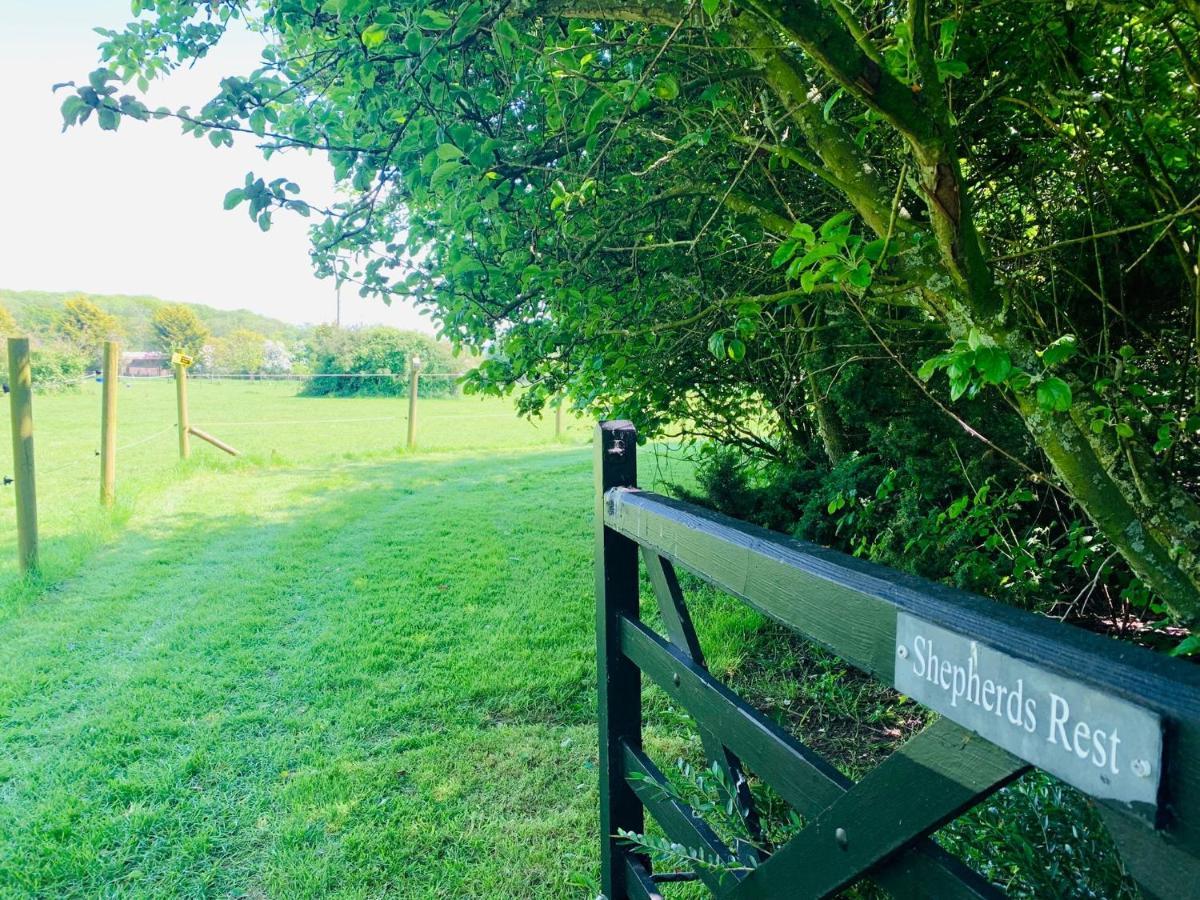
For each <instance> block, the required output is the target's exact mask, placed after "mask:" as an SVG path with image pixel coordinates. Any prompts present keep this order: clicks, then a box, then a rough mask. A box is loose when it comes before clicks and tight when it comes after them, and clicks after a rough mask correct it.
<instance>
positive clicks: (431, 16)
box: [417, 9, 454, 31]
mask: <svg viewBox="0 0 1200 900" xmlns="http://www.w3.org/2000/svg"><path fill="white" fill-rule="evenodd" d="M453 21H454V20H453V19H451V18H450V17H449V16H448V15H446V14H445V13H444V12H441V11H440V10H436V9H425V10H422V11H421V15H419V16H418V17H417V24H418V25H419V26H421V27H422V28H427V29H429V30H430V31H445V30H446V29H447V28H449V27H450V23H451V22H453Z"/></svg>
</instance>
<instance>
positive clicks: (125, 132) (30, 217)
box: [0, 0, 433, 332]
mask: <svg viewBox="0 0 1200 900" xmlns="http://www.w3.org/2000/svg"><path fill="white" fill-rule="evenodd" d="M129 17H130V4H129V0H0V84H2V85H3V102H2V106H0V108H3V110H4V116H3V123H4V126H3V128H2V129H0V197H2V198H3V215H0V288H10V289H13V290H43V291H80V292H83V293H87V294H151V295H153V296H157V297H161V298H163V299H164V300H173V301H182V302H188V303H205V304H208V305H210V306H215V307H219V308H222V309H251V310H254V311H255V312H259V313H264V314H266V315H269V316H274V317H276V318H279V319H283V320H285V321H289V322H295V323H301V324H303V323H317V322H328V321H333V319H334V315H335V304H336V300H335V292H334V284H333V281H332V280H331V279H325V280H318V279H317V278H315V277H314V276H313V275H312V268H311V265H310V263H309V259H308V246H309V242H308V233H307V227H306V220H305V219H302V218H300V217H299V216H296V215H292V214H286V213H280V212H277V213H276V214H275V215H274V217H273V219H274V222H273V224H272V227H271V230H270V231H269V232H267V233H265V234H264V233H263V232H262V231H260V230H259V228H258V226H257V225H255V224H254V223H253V222H252V221H251V220H250V218H249V217H248V216H247V215H246V213H245V210H244V208H239V209H237V210H234V211H232V212H226V211H225V210H224V209H222V206H221V203H222V199H223V198H224V196H225V192H226V191H228V190H229V189H230V188H232V187H237V186H240V185H241V184H242V183H243V180H244V178H245V175H246V172H248V171H251V170H253V171H254V172H255V173H256V174H257V175H265V176H267V177H268V180H269V178H271V177H276V176H279V175H287V176H288V177H289V178H290V179H291V180H293V181H295V182H297V183H298V184H299V185H300V187H301V189H302V194H301V196H304V197H305V198H306V199H309V200H313V201H316V202H319V203H320V202H326V201H328V200H329V199H331V198H332V196H333V189H332V179H331V176H330V174H329V167H328V164H327V163H326V162H325V160H324V159H323V158H322V157H320V156H308V155H306V154H301V153H290V154H284V155H280V156H277V157H275V158H273V159H272V160H271V161H270V162H269V163H266V162H264V161H263V159H262V157H261V156H260V155H259V153H258V151H257V150H256V149H255V147H254V145H253V138H251V139H250V140H246V141H242V142H239V143H237V144H235V146H234V147H232V148H221V149H213V148H212V146H211V145H210V144H209V143H208V141H207V140H196V139H195V138H193V137H191V136H185V135H183V134H181V133H180V130H179V125H178V123H175V122H171V121H169V120H166V121H151V122H147V123H142V122H135V121H132V120H125V121H123V122H122V124H121V127H120V129H119V130H118V131H116V132H111V131H101V130H100V129H99V127H97V126H96V125H95V124H94V121H89V122H88V123H87V124H85V125H84V126H82V127H75V128H72V129H70V130H69V131H67V132H66V133H63V132H62V118H61V116H60V115H59V112H58V108H59V105H60V104H61V102H62V100H63V97H64V96H65V94H64V93H59V94H57V95H55V94H53V93H52V92H51V85H53V84H54V83H56V82H60V81H72V80H73V81H78V82H83V81H85V80H86V78H87V73H88V72H90V71H91V70H92V69H95V68H97V67H98V65H99V54H98V52H97V50H96V46H97V44H98V43H99V41H100V39H101V38H100V36H99V35H97V34H96V33H95V32H94V31H93V30H92V29H93V28H94V27H96V26H104V27H109V28H118V27H120V26H122V25H124V23H125V22H126V21H127V20H128V19H129ZM260 49H261V38H256V37H255V36H254V35H251V34H249V33H246V32H242V33H240V34H237V35H235V36H232V39H231V38H229V37H227V39H226V41H225V42H224V43H223V44H222V46H221V47H219V48H218V50H217V51H216V52H215V53H213V54H210V56H209V57H208V58H207V59H205V60H204V61H202V62H201V63H200V64H199V65H197V66H196V67H195V68H194V69H191V70H188V71H182V72H177V73H176V74H175V75H173V76H171V77H170V78H169V79H167V80H165V81H160V82H157V83H155V84H154V85H152V86H151V89H150V93H149V95H148V96H147V97H146V98H145V99H146V103H147V104H148V105H149V106H150V108H151V109H153V108H155V107H157V106H170V107H172V108H174V107H178V106H182V105H184V104H191V105H192V106H193V107H194V108H197V107H199V106H201V105H202V104H203V103H204V102H205V101H207V100H208V99H209V98H210V97H211V96H212V95H213V93H214V92H215V88H216V84H217V82H218V80H219V79H220V78H221V77H222V76H224V75H229V74H245V73H248V72H249V71H250V70H252V69H253V68H254V67H255V64H256V62H257V60H258V54H259V51H260ZM131 87H132V86H131ZM129 93H136V91H134V90H130V91H129ZM342 323H343V324H387V325H395V326H397V327H401V328H417V329H420V330H422V331H427V332H432V331H433V327H432V325H431V323H430V321H429V319H428V318H426V317H424V316H420V315H418V314H417V313H416V312H415V311H414V310H413V309H411V308H410V307H408V306H407V305H404V304H401V303H400V302H398V301H397V302H395V303H393V305H392V306H391V307H389V306H387V305H385V304H384V303H383V301H382V300H378V299H367V298H362V297H359V296H358V292H357V290H355V289H354V288H353V287H352V286H350V285H347V286H345V287H344V288H343V289H342Z"/></svg>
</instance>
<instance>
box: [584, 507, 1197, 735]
mask: <svg viewBox="0 0 1200 900" xmlns="http://www.w3.org/2000/svg"><path fill="white" fill-rule="evenodd" d="M604 510H605V512H604V522H605V524H606V525H607V526H608V527H609V528H611V529H613V530H614V531H617V532H619V533H620V534H623V535H625V536H626V537H628V538H631V539H632V540H634V541H636V542H637V543H638V544H639V545H641V546H643V547H649V548H651V549H653V550H655V551H656V552H658V553H659V554H660V555H661V556H664V557H666V558H667V559H670V560H671V561H672V562H673V563H675V564H676V565H678V566H679V567H680V568H683V569H686V570H688V571H689V572H691V573H692V574H694V575H696V576H698V577H700V578H702V579H704V580H705V581H707V582H709V583H710V584H712V585H713V586H714V587H717V588H720V589H721V590H722V591H724V592H726V593H728V594H732V595H733V596H735V597H738V598H739V599H741V600H743V601H745V602H746V603H747V604H749V605H750V606H753V607H754V608H756V609H757V610H759V611H760V612H762V613H763V614H765V615H767V616H769V617H770V618H772V619H775V620H776V621H778V622H780V623H781V624H783V625H786V626H788V627H789V628H791V629H793V630H795V631H798V632H800V633H801V634H803V635H804V636H806V637H808V638H810V639H812V640H814V641H816V642H817V643H819V644H821V645H823V646H824V647H826V648H827V649H828V650H830V651H832V652H833V653H835V654H837V655H838V656H840V657H841V658H842V659H844V660H845V661H846V662H849V663H851V664H852V665H854V666H855V667H856V668H858V669H861V670H863V671H865V672H867V673H868V674H871V675H875V676H877V677H879V678H880V679H882V680H885V681H891V680H893V678H894V674H895V668H896V661H897V658H896V643H895V639H896V617H897V614H898V613H908V614H911V615H913V616H915V617H917V618H919V619H921V620H923V621H925V622H929V623H931V624H933V625H937V626H940V627H941V628H943V629H946V630H949V631H953V632H955V633H958V634H963V635H966V636H968V637H970V638H971V639H973V640H977V641H981V642H984V643H986V644H988V645H989V646H991V647H993V648H995V649H997V650H1001V651H1003V652H1005V653H1006V654H1008V655H1010V656H1013V657H1016V658H1018V659H1024V660H1028V661H1030V662H1033V663H1036V664H1037V665H1038V666H1039V667H1041V668H1043V669H1047V670H1049V671H1051V672H1054V673H1055V674H1058V675H1061V676H1062V677H1064V678H1069V679H1071V680H1073V681H1080V682H1084V683H1086V684H1088V685H1090V686H1092V687H1095V688H1097V689H1099V690H1103V691H1106V692H1109V693H1111V694H1113V695H1115V696H1119V697H1123V698H1125V699H1127V700H1130V701H1132V702H1135V703H1138V704H1140V705H1144V706H1147V707H1150V708H1152V709H1153V710H1154V711H1156V712H1159V713H1162V714H1163V715H1167V716H1171V717H1173V718H1180V719H1191V720H1196V721H1198V722H1200V667H1197V666H1195V665H1192V664H1189V663H1185V662H1182V661H1181V660H1176V659H1171V658H1170V657H1167V656H1164V655H1163V654H1161V653H1155V652H1153V651H1151V650H1147V649H1146V648H1144V647H1139V646H1137V645H1135V644H1131V643H1129V642H1127V641H1121V640H1117V639H1115V638H1109V637H1104V636H1102V635H1099V634H1095V633H1093V632H1090V631H1085V630H1084V629H1082V628H1077V627H1075V626H1072V625H1067V624H1064V623H1062V622H1059V621H1057V620H1055V619H1050V618H1048V617H1046V616H1041V615H1037V614H1036V613H1030V612H1026V611H1025V610H1021V609H1017V608H1015V607H1012V606H1007V605H1005V604H1003V603H999V602H997V601H995V600H989V599H988V598H986V597H982V596H980V595H978V594H971V593H968V592H966V591H961V590H958V589H956V588H951V587H947V586H945V585H941V584H937V583H936V582H932V581H927V580H925V579H923V578H918V577H917V576H914V575H908V574H906V573H903V572H899V571H897V570H895V569H890V568H888V567H886V566H882V565H879V564H877V563H872V562H868V561H865V560H862V559H857V558H856V557H853V556H849V555H847V554H845V553H840V552H838V551H836V550H830V549H828V548H825V547H821V546H818V545H816V544H811V543H808V542H805V541H800V540H797V539H795V538H791V537H788V536H786V535H782V534H779V533H777V532H773V531H768V530H767V529H765V528H760V527H759V526H757V525H752V524H750V523H747V522H741V521H739V520H737V519H732V518H730V517H728V516H725V515H722V514H721V513H718V512H714V511H712V510H708V509H705V508H703V507H700V506H696V505H695V504H691V503H686V502H684V501H681V500H674V499H671V498H669V497H663V496H661V495H659V494H655V493H653V492H650V491H642V490H639V489H638V488H625V487H617V488H611V489H610V490H609V491H608V492H607V493H606V494H605V506H604Z"/></svg>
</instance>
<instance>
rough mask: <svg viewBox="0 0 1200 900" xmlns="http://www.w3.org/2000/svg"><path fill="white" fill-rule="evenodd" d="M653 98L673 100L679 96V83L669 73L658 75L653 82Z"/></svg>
mask: <svg viewBox="0 0 1200 900" xmlns="http://www.w3.org/2000/svg"><path fill="white" fill-rule="evenodd" d="M654 96H655V97H657V98H658V99H659V100H674V99H675V98H676V97H678V96H679V82H678V81H676V80H675V76H674V75H672V74H670V73H669V72H667V73H664V74H662V75H659V76H658V78H657V79H656V80H655V82H654Z"/></svg>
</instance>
